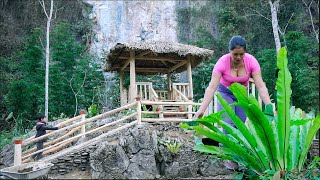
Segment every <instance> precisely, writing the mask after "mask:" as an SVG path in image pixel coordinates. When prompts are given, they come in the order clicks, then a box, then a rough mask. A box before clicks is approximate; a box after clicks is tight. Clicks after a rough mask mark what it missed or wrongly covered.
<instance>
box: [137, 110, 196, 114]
mask: <svg viewBox="0 0 320 180" xmlns="http://www.w3.org/2000/svg"><path fill="white" fill-rule="evenodd" d="M141 113H142V114H160V113H163V114H168V115H169V114H170V115H178V114H179V115H180V114H181V115H184V114H195V113H196V112H169V111H142V112H141Z"/></svg>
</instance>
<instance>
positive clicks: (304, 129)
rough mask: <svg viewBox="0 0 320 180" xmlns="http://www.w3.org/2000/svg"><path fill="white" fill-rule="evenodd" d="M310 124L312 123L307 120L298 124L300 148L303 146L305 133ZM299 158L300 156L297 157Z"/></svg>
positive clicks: (305, 137)
mask: <svg viewBox="0 0 320 180" xmlns="http://www.w3.org/2000/svg"><path fill="white" fill-rule="evenodd" d="M311 125H312V121H309V122H307V123H305V124H303V125H300V135H299V144H300V150H302V149H304V148H305V144H306V140H307V134H308V132H309V130H310V127H311ZM299 158H301V157H299Z"/></svg>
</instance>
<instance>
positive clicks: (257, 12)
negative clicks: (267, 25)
mask: <svg viewBox="0 0 320 180" xmlns="http://www.w3.org/2000/svg"><path fill="white" fill-rule="evenodd" d="M248 9H250V10H252V11H254V12H255V13H256V14H247V13H246V11H245V14H246V16H253V15H256V16H261V17H263V18H265V19H266V20H268V21H272V20H271V19H270V18H268V17H266V16H265V15H263V14H261V13H260V12H259V11H257V10H256V9H253V8H251V7H248Z"/></svg>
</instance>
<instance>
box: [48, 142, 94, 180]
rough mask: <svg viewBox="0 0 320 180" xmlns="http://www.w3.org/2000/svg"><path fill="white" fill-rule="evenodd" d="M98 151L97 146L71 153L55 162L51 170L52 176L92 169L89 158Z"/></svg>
mask: <svg viewBox="0 0 320 180" xmlns="http://www.w3.org/2000/svg"><path fill="white" fill-rule="evenodd" d="M95 149H96V145H92V146H89V147H88V148H86V149H83V150H81V151H79V152H75V153H70V154H68V155H66V156H63V157H60V158H58V159H56V160H53V161H52V163H53V164H54V166H53V167H52V168H51V170H50V174H60V175H64V174H67V173H69V172H72V171H74V170H81V171H86V170H89V169H90V163H89V157H90V153H91V152H93V151H94V150H95Z"/></svg>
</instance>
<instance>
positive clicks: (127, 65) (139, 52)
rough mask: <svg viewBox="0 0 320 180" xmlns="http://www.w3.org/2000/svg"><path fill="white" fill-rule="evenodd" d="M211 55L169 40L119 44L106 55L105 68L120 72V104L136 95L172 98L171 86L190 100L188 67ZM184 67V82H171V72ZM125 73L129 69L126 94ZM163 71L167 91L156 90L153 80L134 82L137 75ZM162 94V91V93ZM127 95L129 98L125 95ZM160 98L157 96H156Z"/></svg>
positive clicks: (190, 86)
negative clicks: (153, 86) (166, 80)
mask: <svg viewBox="0 0 320 180" xmlns="http://www.w3.org/2000/svg"><path fill="white" fill-rule="evenodd" d="M212 57H213V51H212V50H208V49H203V48H198V47H195V46H191V45H185V44H180V43H171V42H155V41H152V42H134V43H118V44H116V45H115V46H114V47H112V48H111V49H110V52H108V53H107V54H106V55H105V59H106V63H105V69H104V70H105V71H116V72H118V73H119V75H120V91H121V93H120V94H121V105H125V104H126V103H128V102H132V101H134V99H135V98H136V97H140V98H142V99H144V100H154V99H155V97H159V96H161V99H162V100H163V99H168V100H170V99H172V98H173V96H172V89H173V88H174V89H177V90H179V91H180V93H182V96H183V95H184V98H187V99H189V100H192V98H193V85H192V72H191V69H192V68H193V67H195V66H197V65H198V64H199V63H200V62H202V61H204V60H209V59H210V58H212ZM186 70H187V74H188V82H187V83H171V82H170V79H171V78H170V75H171V74H172V72H177V73H179V72H183V71H186ZM124 72H130V86H129V93H128V96H127V93H126V90H125V89H124V86H123V75H124ZM146 74H166V75H167V77H168V90H163V91H158V92H155V91H154V90H153V88H152V83H148V82H136V75H146ZM161 93H162V94H161ZM127 97H128V98H127ZM159 98H160V97H159Z"/></svg>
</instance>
